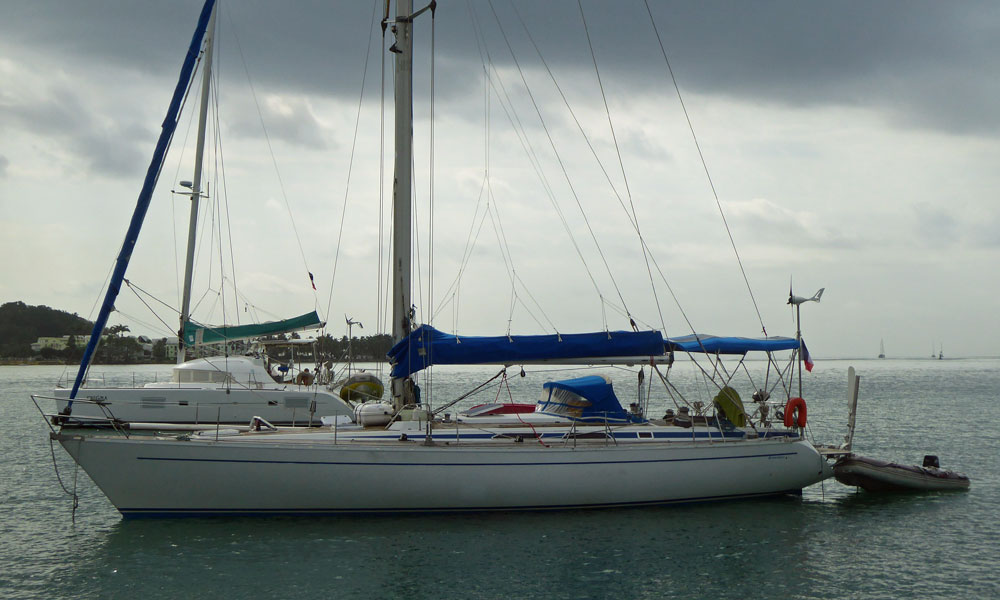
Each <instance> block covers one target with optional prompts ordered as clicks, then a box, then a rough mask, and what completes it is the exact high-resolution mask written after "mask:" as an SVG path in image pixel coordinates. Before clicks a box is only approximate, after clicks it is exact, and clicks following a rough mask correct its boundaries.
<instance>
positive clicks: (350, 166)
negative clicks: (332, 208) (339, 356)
mask: <svg viewBox="0 0 1000 600" xmlns="http://www.w3.org/2000/svg"><path fill="white" fill-rule="evenodd" d="M378 4H379V3H378V2H377V1H376V2H375V3H374V4H373V6H372V19H371V24H370V25H369V26H368V43H367V44H366V45H365V63H364V68H363V69H362V72H361V93H360V94H358V110H357V114H356V116H355V119H354V136H353V137H352V138H351V156H350V158H349V159H348V161H347V182H346V183H345V185H344V203H343V206H342V208H341V211H340V227H339V228H338V230H337V249H336V252H335V253H334V255H333V274H332V275H331V276H330V294H329V296H328V297H327V301H326V314H327V315H329V314H330V307H331V306H332V305H333V290H334V288H335V286H336V284H337V265H338V263H339V262H340V247H341V244H342V243H343V241H344V222H345V221H346V220H347V203H348V200H349V198H350V192H351V174H352V173H353V171H354V153H355V150H357V147H358V129H359V128H360V125H361V108H362V106H363V104H364V99H365V82H367V81H368V62H369V60H370V58H371V53H372V52H371V50H372V34H373V33H374V31H375V15H376V14H378ZM380 185H381V183H380ZM380 218H381V214H380ZM379 230H380V231H381V227H379ZM380 248H381V244H380Z"/></svg>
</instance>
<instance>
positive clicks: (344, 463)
mask: <svg viewBox="0 0 1000 600" xmlns="http://www.w3.org/2000/svg"><path fill="white" fill-rule="evenodd" d="M795 454H796V453H795V452H774V453H770V454H748V455H746V456H711V457H699V458H656V459H649V460H592V461H560V462H542V463H530V462H506V463H497V462H485V463H476V462H469V463H438V462H436V463H407V462H349V461H325V460H324V461H318V460H317V461H311V460H243V459H216V458H160V457H154V456H137V457H136V460H150V461H165V462H200V463H245V464H268V465H274V464H280V465H337V466H355V467H554V466H566V465H621V464H635V463H669V462H693V461H700V460H734V459H745V458H776V457H779V456H794V455H795Z"/></svg>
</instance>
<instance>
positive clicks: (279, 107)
mask: <svg viewBox="0 0 1000 600" xmlns="http://www.w3.org/2000/svg"><path fill="white" fill-rule="evenodd" d="M260 110H261V117H262V118H263V120H264V124H265V126H266V128H267V129H266V132H267V136H268V138H270V139H272V140H282V141H284V142H286V143H288V144H291V145H295V146H302V147H305V148H311V149H325V148H326V147H327V146H328V143H327V139H326V137H325V135H324V134H325V129H326V128H325V127H324V126H323V125H322V124H321V123H320V122H319V120H318V119H317V118H316V115H315V113H314V112H313V110H312V108H311V107H310V105H309V103H308V102H307V101H306V100H305V99H303V98H288V97H278V96H272V97H269V98H265V99H263V100H262V102H261V104H260ZM232 131H233V133H236V134H238V135H242V136H247V137H259V136H261V135H263V134H264V133H263V131H262V129H261V122H260V118H258V116H257V115H256V114H253V115H251V114H250V113H245V114H243V115H241V116H240V117H239V118H238V119H237V120H236V121H235V122H234V123H233V126H232Z"/></svg>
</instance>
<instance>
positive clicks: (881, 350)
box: [878, 340, 885, 358]
mask: <svg viewBox="0 0 1000 600" xmlns="http://www.w3.org/2000/svg"><path fill="white" fill-rule="evenodd" d="M878 357H879V358H885V340H879V342H878Z"/></svg>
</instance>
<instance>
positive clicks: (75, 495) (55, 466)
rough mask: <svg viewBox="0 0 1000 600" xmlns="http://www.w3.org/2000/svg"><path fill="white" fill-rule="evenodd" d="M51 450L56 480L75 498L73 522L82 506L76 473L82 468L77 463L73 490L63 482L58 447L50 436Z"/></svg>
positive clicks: (67, 493) (63, 489)
mask: <svg viewBox="0 0 1000 600" xmlns="http://www.w3.org/2000/svg"><path fill="white" fill-rule="evenodd" d="M49 452H50V453H51V454H52V468H53V469H54V470H55V472H56V481H58V482H59V487H61V488H62V491H64V492H66V495H67V496H70V497H71V498H73V516H72V519H73V522H76V509H77V507H79V506H80V497H79V496H78V495H77V494H76V474H77V472H78V471H79V469H80V465H76V468H75V469H74V471H73V491H70V490H69V488H67V487H66V484H64V483H63V480H62V475H60V474H59V464H58V463H57V462H56V449H55V445H54V444H53V443H52V438H49ZM74 464H75V462H74Z"/></svg>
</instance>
